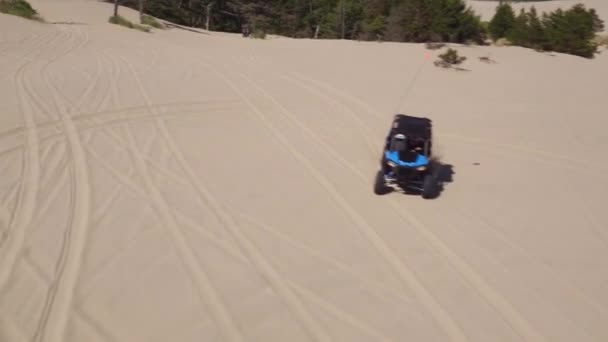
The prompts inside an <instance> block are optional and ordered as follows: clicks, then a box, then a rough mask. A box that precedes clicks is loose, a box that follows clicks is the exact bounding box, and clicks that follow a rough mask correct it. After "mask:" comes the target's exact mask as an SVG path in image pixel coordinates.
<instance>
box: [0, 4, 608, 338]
mask: <svg viewBox="0 0 608 342" xmlns="http://www.w3.org/2000/svg"><path fill="white" fill-rule="evenodd" d="M589 2H590V3H591V1H589ZM32 3H33V4H34V6H35V7H36V8H38V9H39V10H40V12H41V13H42V15H43V16H44V17H45V18H46V19H47V20H49V21H57V22H66V21H73V22H79V23H81V24H78V25H65V24H55V25H50V24H39V23H34V22H30V21H26V20H22V19H20V18H16V17H12V16H7V15H0V94H1V95H0V99H1V101H0V113H1V115H0V127H1V130H0V132H1V133H0V341H2V342H20V341H45V342H46V341H49V342H71V341H87V342H89V341H90V342H95V341H108V342H120V341H125V342H126V341H128V342H137V341H146V342H149V341H180V342H181V341H264V342H268V341H345V342H346V341H348V342H354V341H425V342H432V341H441V342H446V341H454V342H460V341H470V342H475V341H479V342H487V341H493V342H502V341H505V342H506V341H509V342H510V341H526V342H542V341H546V342H549V341H550V342H561V341H563V342H572V341H577V342H587V341H598V342H599V341H607V340H608V326H607V325H606V322H608V292H607V291H606V289H607V288H608V228H607V227H608V212H607V211H606V210H605V208H606V206H605V195H606V193H607V191H608V162H607V161H606V160H605V158H603V157H604V156H605V155H606V154H607V153H608V134H607V133H606V126H607V125H608V116H607V115H606V109H607V108H608V99H607V98H606V90H605V80H606V79H607V78H606V76H608V52H605V53H603V54H601V55H599V56H598V57H597V58H595V59H593V60H588V59H582V58H578V57H574V56H566V55H559V54H555V55H552V54H541V53H536V52H534V51H530V50H526V49H521V48H515V47H505V48H495V47H483V48H482V47H461V48H459V51H460V52H461V53H462V54H464V55H465V56H467V57H468V59H467V61H466V62H465V63H464V65H463V68H465V69H467V71H462V72H458V71H448V70H441V69H438V68H436V67H435V66H434V65H433V63H432V61H433V60H434V59H435V56H436V55H437V54H439V53H441V51H432V52H428V51H426V50H425V49H424V46H422V45H414V44H392V43H363V42H346V41H311V40H300V41H296V40H290V39H281V38H279V39H269V40H265V41H259V40H249V39H243V38H241V37H240V36H238V35H230V34H219V33H212V34H204V33H200V34H197V33H192V32H188V31H184V30H178V29H171V30H167V31H158V30H155V31H154V32H153V33H151V34H146V33H142V32H139V31H135V30H129V29H126V28H122V27H117V26H114V25H110V24H107V23H106V20H107V17H108V16H109V15H110V12H111V6H110V5H107V4H103V3H98V2H95V1H85V0H80V1H77V0H72V1H58V0H55V1H51V0H45V1H42V0H40V1H32ZM595 3H596V4H597V3H599V1H598V2H595ZM604 7H606V6H604ZM603 10H604V11H605V10H606V8H603ZM121 13H123V14H124V15H128V16H130V17H132V18H134V17H135V14H134V13H133V12H131V11H127V10H125V9H121ZM604 13H606V12H604ZM481 56H488V57H490V58H491V59H492V60H494V61H495V63H484V62H481V61H480V60H479V59H478V57H481ZM406 89H409V90H407V91H406ZM396 111H399V112H404V113H409V114H414V115H425V116H428V117H430V118H432V119H433V120H434V122H435V127H436V130H435V136H436V142H435V144H436V146H437V147H436V148H437V151H438V153H440V154H441V156H442V158H443V161H444V162H445V163H448V164H450V165H451V166H452V171H453V175H452V177H453V181H452V182H451V183H448V184H446V186H445V189H444V191H443V192H442V194H441V196H440V197H439V198H438V199H436V200H428V201H427V200H423V199H422V198H420V197H418V196H406V195H402V194H398V193H393V194H389V195H387V196H383V197H378V196H375V195H374V194H373V192H372V181H373V176H374V173H375V171H376V170H377V168H378V159H379V155H380V148H381V145H382V142H383V141H382V140H383V138H384V134H385V133H386V130H387V129H388V124H389V120H390V119H391V117H392V115H393V114H394V113H395V112H396Z"/></svg>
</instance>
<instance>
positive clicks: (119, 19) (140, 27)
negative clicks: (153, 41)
mask: <svg viewBox="0 0 608 342" xmlns="http://www.w3.org/2000/svg"><path fill="white" fill-rule="evenodd" d="M108 21H109V22H110V23H112V24H116V25H120V26H124V27H128V28H131V29H136V30H139V31H142V32H150V27H148V26H144V25H139V24H134V23H132V22H130V21H129V20H127V19H125V18H123V17H121V16H120V15H117V16H111V17H110V19H109V20H108Z"/></svg>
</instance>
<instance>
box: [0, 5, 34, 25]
mask: <svg viewBox="0 0 608 342" xmlns="http://www.w3.org/2000/svg"><path fill="white" fill-rule="evenodd" d="M0 12H2V13H5V14H11V15H16V16H19V17H23V18H26V19H31V20H37V21H42V18H41V17H40V15H38V12H36V10H35V9H34V8H33V7H32V6H31V5H30V4H29V3H28V2H27V1H25V0H0Z"/></svg>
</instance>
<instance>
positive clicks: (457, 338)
mask: <svg viewBox="0 0 608 342" xmlns="http://www.w3.org/2000/svg"><path fill="white" fill-rule="evenodd" d="M205 66H206V67H207V68H208V70H211V71H212V72H214V73H216V74H217V75H218V76H219V77H220V78H221V79H222V80H223V81H224V82H225V83H226V84H227V85H228V86H229V87H230V88H232V89H233V90H234V91H235V92H236V93H237V94H238V95H239V96H240V97H241V98H242V99H243V101H245V102H246V103H247V104H248V105H249V107H250V108H251V109H252V110H253V112H254V113H255V114H256V116H257V117H258V119H260V121H262V123H263V124H264V125H265V126H266V128H267V129H268V130H269V131H271V132H272V134H273V135H274V137H275V138H276V139H277V140H278V141H279V142H280V143H281V144H282V145H284V146H285V147H286V148H287V149H288V151H289V152H290V153H291V155H292V156H293V157H294V158H295V159H296V160H298V161H299V162H300V163H301V164H302V165H303V166H304V167H305V168H306V169H307V170H308V171H309V172H310V174H311V175H312V176H313V178H314V179H315V180H316V181H317V182H318V183H319V184H320V185H321V186H322V187H323V188H324V189H325V190H326V191H327V192H328V193H329V194H330V195H331V197H332V198H333V199H334V200H335V201H336V203H337V204H338V205H339V206H340V207H341V208H342V209H343V210H344V211H345V212H346V213H347V214H348V215H349V217H350V219H351V220H352V221H353V222H354V223H355V224H356V226H357V228H358V229H359V231H360V232H361V233H362V234H363V236H365V237H366V239H367V240H368V241H369V243H370V244H371V245H372V246H374V248H375V249H376V250H377V251H378V253H379V254H380V255H381V256H382V257H383V258H384V260H385V261H386V262H387V263H388V264H389V265H390V266H391V268H392V269H393V270H394V271H395V274H396V275H397V277H398V278H399V279H401V281H402V282H403V283H404V284H405V285H406V286H409V287H411V288H412V290H413V291H414V292H415V293H416V295H417V298H418V299H419V300H420V301H421V303H422V304H423V305H424V306H425V307H426V309H427V310H428V311H429V312H430V313H431V314H432V315H433V317H434V318H435V320H436V322H437V323H438V324H439V326H441V329H442V330H443V332H444V333H445V334H446V335H447V337H448V338H449V340H450V341H454V342H464V341H468V338H467V337H466V335H465V334H464V332H463V331H462V328H461V327H460V326H458V324H457V323H456V322H455V321H454V320H453V319H452V317H451V316H450V314H449V313H448V312H447V311H446V310H445V309H444V308H443V307H442V306H441V304H439V302H438V301H437V300H436V299H435V298H434V297H433V295H432V294H431V293H430V292H429V291H428V289H427V288H426V287H425V286H424V285H423V284H422V282H421V281H420V280H419V279H418V277H417V276H416V275H415V273H414V272H413V271H412V270H410V269H409V268H408V267H407V266H406V265H404V264H403V262H402V261H401V260H400V258H399V257H398V256H397V255H396V254H395V253H394V252H393V251H392V250H391V248H390V247H389V246H388V244H387V243H386V241H384V240H383V239H382V237H381V236H380V235H379V234H378V233H377V232H376V230H375V229H374V228H373V227H372V226H371V225H370V224H369V223H368V222H367V221H366V220H365V219H364V218H363V217H362V216H361V215H360V214H359V213H358V212H357V210H356V209H354V208H353V207H352V206H351V205H350V204H349V203H348V201H347V200H346V199H345V198H344V197H343V196H342V195H341V194H340V192H339V191H338V190H337V189H336V188H335V187H334V186H333V184H331V182H330V181H329V180H328V179H327V178H326V177H325V176H323V174H322V173H321V172H320V171H319V170H318V169H317V168H315V167H314V166H313V164H312V163H311V162H310V160H308V159H307V158H306V157H305V156H304V155H303V154H302V153H301V152H300V151H299V150H298V149H297V148H296V147H295V146H294V145H293V144H292V143H291V142H290V141H289V140H288V139H287V138H286V137H285V135H284V134H283V133H282V132H281V131H280V130H278V129H277V128H276V127H275V126H274V125H273V124H272V122H270V121H269V119H268V118H267V117H266V116H265V115H264V113H263V112H262V111H261V110H260V109H259V108H258V107H257V106H255V104H254V103H253V102H251V100H249V99H248V98H247V97H246V96H245V95H244V94H243V92H242V91H241V90H240V89H239V88H238V87H237V86H236V85H235V84H234V83H233V82H232V81H230V80H229V79H228V78H227V77H225V76H224V74H222V73H220V72H218V71H217V70H216V68H214V67H212V66H210V65H207V64H205ZM224 69H229V68H228V67H227V66H225V65H224ZM245 79H248V78H247V77H246V76H245ZM250 83H252V84H253V85H254V86H256V88H258V89H259V90H261V92H262V93H263V94H265V96H266V97H268V98H269V100H271V101H272V102H273V103H274V104H275V105H276V106H277V107H278V108H279V109H280V110H281V112H283V113H284V114H285V115H286V116H288V117H291V118H294V117H295V116H294V115H293V113H291V112H289V110H287V109H286V108H285V107H283V106H282V105H280V104H279V103H278V102H277V101H276V100H275V99H274V98H273V97H272V96H271V95H270V94H268V93H267V92H265V91H263V89H261V87H259V86H257V85H255V83H254V82H250ZM294 123H295V122H294ZM296 125H298V126H299V127H300V128H301V129H303V130H305V131H307V132H310V130H309V129H308V128H306V127H305V126H303V125H302V124H301V123H300V124H296ZM312 137H316V135H312ZM315 140H317V141H320V139H319V138H318V137H316V139H315Z"/></svg>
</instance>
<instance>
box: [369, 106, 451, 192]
mask: <svg viewBox="0 0 608 342" xmlns="http://www.w3.org/2000/svg"><path fill="white" fill-rule="evenodd" d="M432 128H433V127H432V121H431V120H430V119H428V118H423V117H415V116H409V115H404V114H397V115H395V116H394V118H393V122H392V125H391V128H390V130H389V132H388V135H387V137H386V142H385V145H384V150H383V152H382V158H381V159H380V170H378V172H377V174H376V179H375V183H374V193H375V194H377V195H383V194H386V193H388V192H390V191H391V190H403V191H404V192H405V193H413V192H415V193H421V194H422V197H423V198H425V199H428V198H433V197H435V196H437V194H438V191H439V187H440V185H439V181H438V177H437V168H436V164H435V162H433V161H432V142H433V139H432V138H433V136H432Z"/></svg>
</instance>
